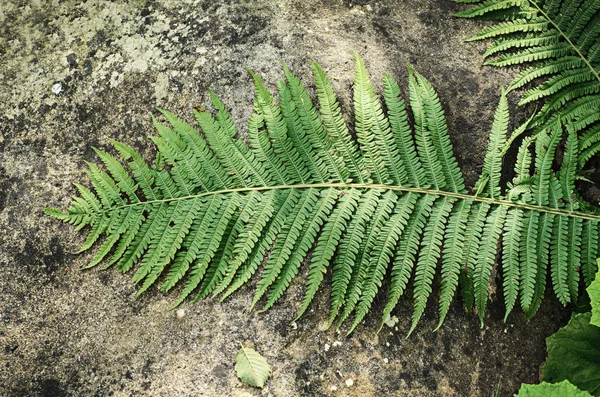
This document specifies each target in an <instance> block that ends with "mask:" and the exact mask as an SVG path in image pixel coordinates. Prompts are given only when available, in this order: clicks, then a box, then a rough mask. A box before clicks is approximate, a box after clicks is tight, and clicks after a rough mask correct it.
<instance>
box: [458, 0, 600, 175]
mask: <svg viewBox="0 0 600 397" xmlns="http://www.w3.org/2000/svg"><path fill="white" fill-rule="evenodd" d="M515 10H517V12H515ZM457 15H458V16H460V17H478V18H484V19H485V18H486V17H490V16H493V17H495V18H497V17H501V18H502V17H503V18H504V19H506V21H503V22H500V23H498V24H496V25H492V26H489V27H486V28H484V29H483V30H482V31H481V32H480V33H479V34H477V35H476V36H475V37H473V38H472V39H471V40H483V39H490V38H493V39H495V40H496V41H495V42H494V43H492V44H491V45H490V47H489V48H488V50H487V51H486V53H485V54H484V58H487V57H495V58H493V59H490V60H488V61H486V62H485V65H492V66H498V67H504V66H511V65H520V64H527V68H526V69H525V70H523V71H521V73H520V74H519V75H518V76H517V77H516V78H515V79H514V80H513V82H512V83H511V84H510V85H509V87H508V91H512V90H515V89H518V88H522V87H525V86H527V85H528V84H531V85H530V87H529V88H528V89H527V90H526V91H525V93H524V94H523V96H522V98H521V101H520V104H521V105H523V104H526V103H531V102H541V104H542V106H541V107H540V109H539V110H538V111H537V112H536V113H534V114H536V117H535V123H534V124H533V125H532V127H534V128H535V127H537V128H536V131H540V130H542V129H544V128H546V127H547V126H548V124H547V122H548V121H549V120H557V119H558V120H560V122H561V123H562V125H563V126H567V125H568V124H569V123H571V122H578V121H579V120H577V119H578V118H579V116H580V114H581V112H582V111H583V109H582V108H581V107H580V106H581V105H582V102H583V103H589V104H593V105H592V107H593V113H595V114H597V113H598V109H599V108H600V72H599V71H600V44H599V40H600V2H599V1H598V0H590V1H586V2H585V3H583V2H582V1H581V0H557V1H551V2H545V1H543V0H527V1H516V0H515V1H510V0H509V1H507V0H485V1H478V2H477V4H475V5H473V6H472V7H471V8H470V9H468V10H465V11H463V12H461V13H459V14H457ZM584 106H585V105H584ZM597 120H598V119H597V118H596V119H595V121H597ZM551 122H552V123H553V121H551ZM592 123H593V122H590V123H582V124H580V125H579V126H578V128H577V129H575V130H574V131H580V132H581V133H585V132H586V130H588V129H589V126H590V125H591V124H592ZM595 133H598V131H595ZM594 153H595V151H594ZM594 153H589V154H588V156H586V157H585V158H581V159H580V164H581V166H583V164H585V162H586V161H587V160H589V158H590V157H591V156H592V155H593V154H594ZM580 168H581V167H580ZM578 172H579V170H578Z"/></svg>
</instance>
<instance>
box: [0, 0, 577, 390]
mask: <svg viewBox="0 0 600 397" xmlns="http://www.w3.org/2000/svg"><path fill="white" fill-rule="evenodd" d="M460 8H461V7H460V6H458V5H456V4H453V3H451V2H450V1H448V0H427V1H418V0H409V1H392V0H376V1H365V0H362V1H358V2H350V1H348V0H344V1H338V0H328V1H326V0H322V1H319V0H305V1H293V0H265V1H261V2H254V1H236V0H197V1H191V0H185V1H170V0H155V1H145V0H135V1H130V2H112V3H111V2H108V1H101V0H87V1H81V2H80V1H74V0H67V1H61V0H22V1H19V0H3V1H2V4H0V81H1V82H2V84H1V87H2V89H1V90H0V132H1V133H0V228H1V229H2V230H3V233H2V234H0V395H2V396H4V395H6V396H56V397H62V396H258V395H264V396H271V395H272V396H374V395H380V396H388V395H389V396H391V395H398V396H401V395H411V396H438V395H440V396H455V395H473V396H489V395H491V394H492V393H493V392H496V391H497V392H499V395H511V394H512V393H514V392H516V390H517V389H518V387H519V385H520V383H521V382H536V381H537V380H538V372H539V365H540V363H541V362H542V361H543V359H544V350H545V344H544V339H545V338H546V337H547V336H549V335H550V334H552V333H553V332H554V331H556V329H557V328H558V327H559V326H561V325H562V324H564V323H565V322H566V319H567V317H568V312H567V310H564V309H560V308H559V305H558V302H556V301H555V300H554V299H553V298H550V297H549V298H547V300H546V303H545V304H544V306H543V307H542V309H541V311H540V313H539V314H538V316H537V317H536V318H535V319H534V320H533V321H532V322H530V323H527V322H526V321H525V319H524V316H523V315H522V314H521V313H516V312H515V313H514V314H512V315H511V316H510V317H509V321H508V323H507V324H504V323H503V322H502V317H503V305H502V303H501V294H500V293H498V292H495V291H494V293H493V294H492V302H491V303H490V307H489V310H488V314H487V318H486V326H485V328H483V329H480V328H479V324H478V320H477V319H476V318H475V317H474V316H472V315H470V314H467V313H465V312H464V311H463V309H462V308H461V306H460V302H459V301H457V302H455V303H454V304H453V307H452V310H451V312H450V314H449V316H448V319H447V321H446V323H445V326H444V327H443V328H442V329H441V330H440V331H438V332H435V333H433V332H432V330H433V328H434V327H435V325H436V321H437V316H436V314H435V312H436V311H435V306H434V305H433V302H432V305H431V308H430V310H428V311H427V313H426V315H425V317H424V318H423V319H422V321H421V324H420V326H419V328H418V330H417V332H416V333H415V334H414V335H413V336H411V337H410V338H408V339H405V335H406V331H407V330H408V327H409V324H410V314H411V303H410V299H409V298H408V297H407V298H404V300H403V303H402V304H401V307H400V309H398V310H397V311H396V313H394V314H395V316H397V318H398V319H399V321H398V323H397V324H396V325H394V326H393V327H387V326H386V327H384V329H383V330H382V332H380V333H379V334H377V333H376V329H377V326H378V321H379V313H381V310H382V305H383V302H381V301H378V302H376V305H375V306H376V307H375V308H374V310H373V312H372V314H370V315H369V316H367V321H366V323H365V325H364V326H360V327H359V328H358V329H357V331H356V332H355V333H354V334H353V335H352V336H350V337H348V338H346V337H344V336H343V334H338V333H336V332H335V331H334V330H323V329H324V328H325V327H323V324H324V322H325V321H326V318H325V316H326V305H327V298H326V294H321V297H320V298H319V300H318V302H316V304H314V305H313V306H312V308H313V310H311V311H310V312H309V313H308V314H307V315H305V316H304V317H303V318H302V319H301V320H300V321H298V323H297V324H290V321H291V319H293V318H294V315H295V312H296V310H297V308H298V306H299V300H300V299H301V294H302V287H301V285H300V283H295V284H294V285H293V286H292V288H291V290H290V292H289V293H288V294H287V295H286V297H285V298H284V299H283V301H282V302H281V303H280V304H278V305H276V307H275V308H274V309H272V310H270V311H269V312H267V313H264V314H257V313H255V312H251V313H249V312H247V310H246V308H247V307H248V305H249V303H250V300H251V296H252V295H251V294H252V287H251V286H249V287H246V288H245V289H243V290H242V291H241V292H240V293H237V294H235V295H234V297H233V298H232V299H230V300H229V301H226V302H224V303H219V302H218V301H217V300H212V301H210V300H209V301H203V302H201V303H198V304H195V305H189V304H186V305H184V306H183V307H182V309H183V312H182V311H171V310H169V309H170V305H171V304H172V303H173V301H174V299H175V294H167V295H163V294H160V293H159V292H158V291H157V290H156V289H152V290H151V291H150V292H149V293H147V294H145V295H144V296H143V297H142V298H141V299H139V300H134V299H133V296H134V294H135V292H136V288H135V286H134V285H133V284H132V283H131V281H130V276H129V275H122V274H119V273H118V272H117V271H113V270H111V271H106V272H102V271H99V270H92V271H85V272H82V271H79V270H78V269H79V268H80V267H81V266H82V265H84V264H86V262H87V261H89V259H90V257H91V253H86V254H82V255H74V254H73V252H74V251H76V249H77V247H78V245H79V244H81V242H82V241H83V234H82V233H78V232H76V231H75V230H74V229H73V228H72V227H69V226H68V225H62V224H59V222H57V221H55V220H53V219H50V218H48V217H46V216H44V215H43V214H42V210H43V208H44V207H47V206H52V207H63V208H64V207H66V206H67V205H68V204H69V201H70V196H71V195H72V194H74V191H73V187H72V184H73V183H74V182H80V181H85V180H86V176H85V173H84V170H85V163H84V162H85V161H92V162H97V161H98V159H97V158H96V156H95V154H94V152H93V150H92V149H91V148H92V146H94V147H98V148H101V149H104V150H111V149H110V139H116V140H119V141H122V142H124V143H127V144H129V145H132V146H134V147H135V148H137V149H139V150H140V151H141V153H143V154H144V156H145V157H146V158H147V159H151V158H152V157H153V147H152V145H151V142H150V141H149V140H148V139H147V136H148V135H150V134H153V131H152V126H151V122H150V117H149V113H153V114H156V112H155V111H154V110H153V109H154V108H155V107H161V108H165V109H169V110H171V111H173V112H175V113H177V114H179V115H182V116H183V117H185V118H187V119H188V120H189V119H190V118H191V117H190V116H191V108H192V106H194V105H195V104H196V103H205V102H206V99H207V95H206V91H205V88H206V87H208V86H210V87H211V88H213V89H214V90H215V91H216V92H217V93H218V94H219V95H220V96H221V97H222V99H223V100H224V102H225V103H226V104H228V106H230V107H231V109H232V114H233V116H234V118H235V119H236V121H237V122H238V125H239V126H240V130H241V131H242V133H243V131H244V127H243V126H244V125H245V123H246V122H247V119H248V117H249V115H250V112H251V103H252V96H253V89H252V86H251V83H250V80H249V77H248V75H247V73H246V71H245V68H246V67H249V68H251V69H252V70H254V71H255V72H257V73H258V74H260V75H261V76H262V77H263V78H264V80H265V81H266V82H267V83H268V84H269V87H270V88H273V87H274V84H275V82H276V80H277V78H280V77H281V76H282V71H281V68H280V67H279V63H280V61H281V60H284V61H285V62H286V63H287V64H288V65H289V66H290V68H291V69H292V70H294V71H295V72H296V73H297V74H298V75H300V76H301V77H302V78H303V79H304V80H305V81H307V82H308V81H310V68H309V65H310V62H311V61H313V60H318V61H319V62H320V63H321V65H322V66H323V67H324V68H325V69H326V70H327V71H328V73H329V74H330V76H333V77H334V78H335V86H336V90H337V91H338V94H339V96H340V98H341V100H342V101H343V108H344V111H345V113H346V114H347V115H349V114H351V110H352V109H351V106H350V104H351V86H352V78H353V60H352V56H351V54H350V51H351V50H352V49H354V50H356V51H357V52H359V53H360V54H361V55H362V56H363V57H364V59H365V60H366V63H367V67H368V68H369V70H370V72H371V74H372V75H373V76H374V79H373V80H374V81H375V82H376V84H380V77H381V75H382V74H383V73H384V72H390V73H391V74H392V75H394V76H395V77H397V78H398V80H399V81H400V82H401V86H402V87H403V88H404V87H405V86H406V84H405V77H406V70H405V67H404V65H405V64H406V63H407V62H408V63H410V64H411V65H413V66H414V67H415V69H417V70H418V71H419V72H420V73H422V74H423V75H424V76H426V77H427V78H428V79H430V81H431V82H432V84H433V85H434V86H435V88H436V89H437V91H438V92H439V94H440V97H441V99H442V103H443V104H444V106H445V110H446V113H447V118H448V123H449V128H450V134H451V139H452V141H453V143H454V145H455V148H456V154H457V158H458V161H459V164H460V166H461V167H462V169H463V171H464V174H465V177H466V180H467V183H468V184H469V185H470V186H472V185H473V183H474V182H475V179H476V177H477V175H478V173H479V169H480V167H481V164H482V162H483V157H484V148H485V145H486V142H487V133H488V131H489V126H490V125H491V120H492V115H493V110H494V108H495V105H496V103H497V100H498V92H499V90H498V86H499V85H500V84H505V85H506V83H507V82H508V81H509V79H510V76H511V75H512V74H511V73H510V72H504V71H498V70H492V69H490V68H481V67H480V64H481V54H482V52H483V48H484V45H483V44H480V45H472V44H465V43H463V40H464V39H466V38H467V37H470V36H471V35H473V34H474V33H475V32H476V31H477V30H478V29H479V28H480V27H481V24H480V23H476V22H473V21H463V20H458V19H454V18H452V17H451V14H452V13H454V12H456V11H458V10H459V9H460ZM512 99H514V98H512ZM513 102H514V101H513ZM243 341H249V342H252V343H253V344H254V345H255V346H256V348H257V350H258V351H259V352H260V353H262V354H263V355H264V356H265V357H266V358H267V359H268V360H269V362H270V364H271V366H272V368H273V377H272V379H271V380H269V382H268V384H267V386H266V387H265V389H263V390H258V389H253V388H251V387H247V386H244V385H242V384H241V383H240V382H239V381H238V379H237V378H236V376H235V373H234V370H233V359H234V356H235V352H236V351H237V349H238V347H239V345H238V342H243Z"/></svg>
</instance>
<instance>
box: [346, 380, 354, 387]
mask: <svg viewBox="0 0 600 397" xmlns="http://www.w3.org/2000/svg"><path fill="white" fill-rule="evenodd" d="M352 385H354V381H353V380H352V379H346V386H348V387H352Z"/></svg>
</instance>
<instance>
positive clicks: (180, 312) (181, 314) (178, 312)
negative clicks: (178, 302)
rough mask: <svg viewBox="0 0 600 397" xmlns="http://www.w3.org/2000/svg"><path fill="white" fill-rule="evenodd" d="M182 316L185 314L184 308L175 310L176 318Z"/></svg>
mask: <svg viewBox="0 0 600 397" xmlns="http://www.w3.org/2000/svg"><path fill="white" fill-rule="evenodd" d="M183 316H185V310H184V309H179V310H177V318H183Z"/></svg>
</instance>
